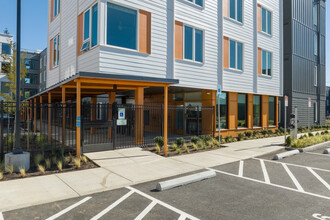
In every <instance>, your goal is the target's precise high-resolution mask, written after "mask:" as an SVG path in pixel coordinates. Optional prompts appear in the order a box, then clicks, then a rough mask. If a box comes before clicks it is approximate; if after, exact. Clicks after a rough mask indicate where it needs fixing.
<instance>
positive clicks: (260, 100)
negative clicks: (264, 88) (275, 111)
mask: <svg viewBox="0 0 330 220" xmlns="http://www.w3.org/2000/svg"><path fill="white" fill-rule="evenodd" d="M254 97H259V121H260V122H259V125H255V124H254ZM261 105H262V96H261V95H253V98H252V109H253V114H252V125H253V128H260V127H262V106H261Z"/></svg>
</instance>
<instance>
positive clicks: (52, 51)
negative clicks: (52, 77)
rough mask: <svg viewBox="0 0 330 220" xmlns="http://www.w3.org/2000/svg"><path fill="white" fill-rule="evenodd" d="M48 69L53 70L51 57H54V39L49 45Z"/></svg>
mask: <svg viewBox="0 0 330 220" xmlns="http://www.w3.org/2000/svg"><path fill="white" fill-rule="evenodd" d="M49 47H50V48H49V69H50V70H51V69H53V56H54V39H51V40H50V45H49Z"/></svg>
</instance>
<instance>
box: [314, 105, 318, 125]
mask: <svg viewBox="0 0 330 220" xmlns="http://www.w3.org/2000/svg"><path fill="white" fill-rule="evenodd" d="M314 122H315V123H317V122H318V106H317V102H314Z"/></svg>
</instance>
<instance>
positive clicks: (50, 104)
mask: <svg viewBox="0 0 330 220" xmlns="http://www.w3.org/2000/svg"><path fill="white" fill-rule="evenodd" d="M51 140H52V93H50V92H49V93H48V141H49V142H50V141H51Z"/></svg>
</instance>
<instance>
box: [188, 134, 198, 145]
mask: <svg viewBox="0 0 330 220" xmlns="http://www.w3.org/2000/svg"><path fill="white" fill-rule="evenodd" d="M190 141H191V143H194V144H197V143H198V141H200V138H199V137H197V136H193V137H191V139H190Z"/></svg>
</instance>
